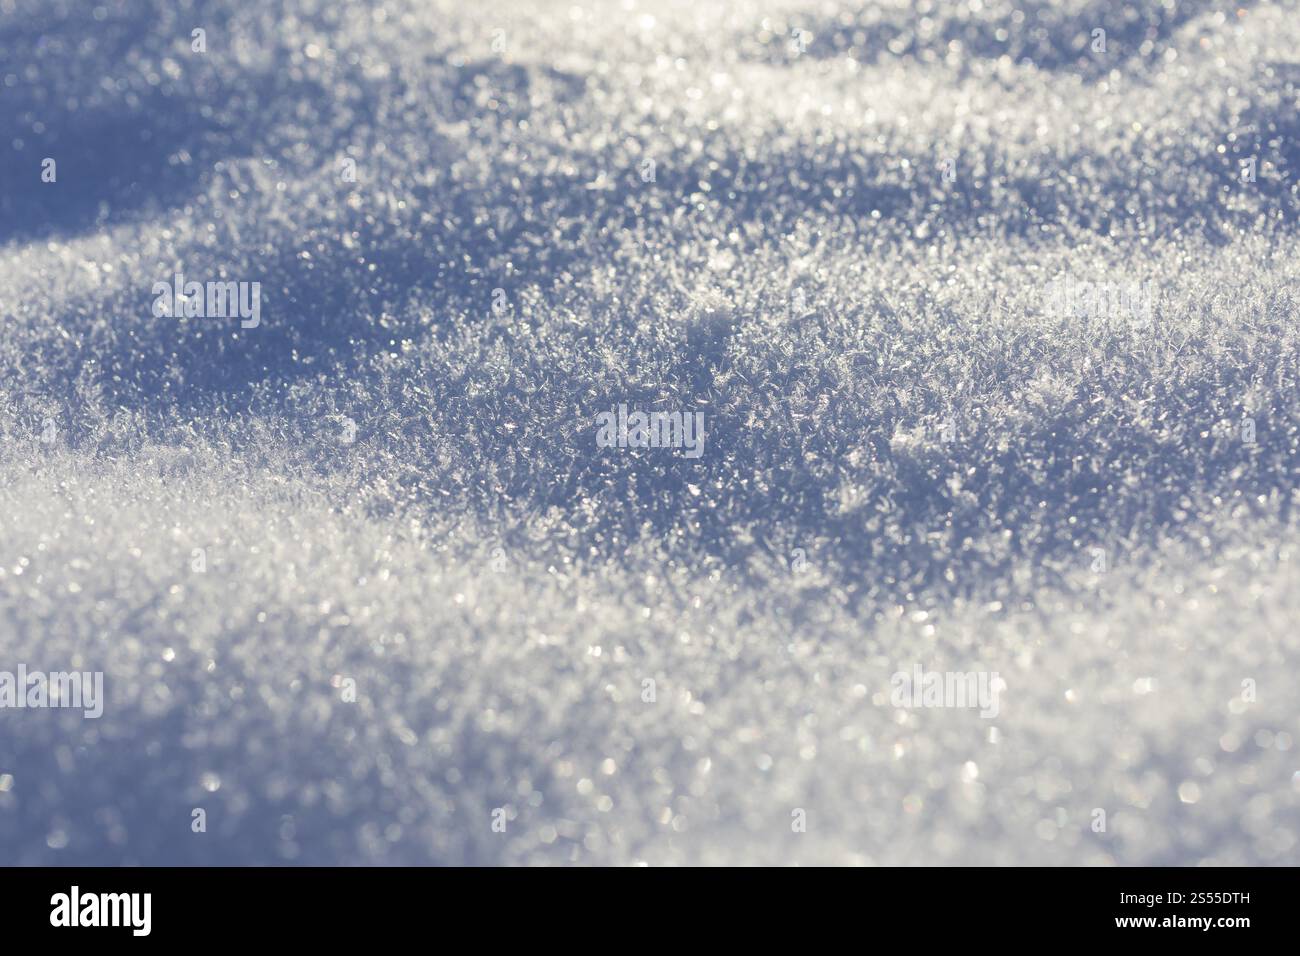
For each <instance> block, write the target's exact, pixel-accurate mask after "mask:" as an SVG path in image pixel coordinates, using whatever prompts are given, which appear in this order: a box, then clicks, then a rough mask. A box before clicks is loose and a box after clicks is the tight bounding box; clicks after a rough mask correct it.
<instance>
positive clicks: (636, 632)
mask: <svg viewBox="0 0 1300 956" xmlns="http://www.w3.org/2000/svg"><path fill="white" fill-rule="evenodd" d="M195 29H202V30H203V31H204V34H203V36H204V40H205V43H204V46H205V49H204V50H203V51H202V52H196V51H195V50H194V34H193V31H194V30H195ZM1096 30H1103V31H1105V34H1104V48H1103V49H1101V50H1098V49H1095V40H1096V34H1095V32H1094V31H1096ZM1298 49H1300V17H1298V16H1297V9H1296V6H1295V5H1294V4H1293V3H1285V4H1281V3H1279V4H1267V3H1254V2H1242V3H1235V4H1226V3H1208V2H1207V3H1188V2H1174V0H1164V2H1152V3H1142V4H1134V5H1131V6H1130V5H1125V4H1121V3H1117V2H1099V0H1068V2H1059V3H1047V2H1020V3H1012V2H1004V0H968V2H937V0H936V2H929V0H908V2H901V0H894V2H883V3H859V4H853V3H829V2H824V3H816V2H780V0H774V2H771V3H762V2H750V0H744V2H722V0H689V2H687V0H681V2H678V0H656V2H648V0H567V2H541V0H537V2H520V0H514V2H510V3H504V4H492V5H488V6H487V7H486V8H477V7H472V6H467V5H465V4H461V3H452V2H414V0H412V2H409V3H406V2H383V3H378V2H372V3H348V4H338V3H333V2H326V0H320V2H310V0H287V2H281V0H262V2H256V3H254V2H244V0H240V2H235V0H204V2H201V3H199V2H194V3H189V2H177V0H165V2H164V0H157V2H148V0H123V2H116V3H103V4H96V3H94V2H87V0H67V2H59V0H55V2H50V0H0V322H3V330H4V332H3V336H2V337H0V670H10V671H12V670H14V669H16V667H17V665H18V663H20V662H22V663H25V664H26V665H27V666H28V667H29V668H32V669H43V670H61V669H71V668H79V669H84V670H102V671H104V672H105V674H106V678H105V680H106V690H107V697H108V700H107V702H106V706H105V714H104V716H103V717H102V718H101V719H99V720H83V719H82V718H81V717H80V715H79V714H76V713H71V712H68V711H61V710H44V711H41V710H0V862H4V863H28V864H31V863H65V862H66V863H95V864H116V863H165V864H172V863H175V864H190V863H238V864H245V863H250V864H251V863H330V864H360V863H382V864H397V863H445V864H456V863H478V864H498V863H564V862H579V863H631V862H637V861H645V862H650V863H706V862H708V863H791V862H802V863H866V864H916V863H962V864H973V863H986V864H989V863H1017V864H1032V863H1047V864H1088V865H1093V864H1099V865H1100V864H1137V863H1153V864H1202V863H1204V864H1229V863H1262V864H1284V863H1289V864H1295V863H1296V862H1298V861H1300V849H1298V848H1297V837H1298V836H1300V815H1298V813H1297V811H1298V810H1300V750H1298V749H1297V747H1296V746H1295V741H1294V736H1295V735H1296V734H1297V733H1300V729H1298V724H1297V716H1298V715H1300V704H1297V697H1296V693H1295V682H1296V675H1297V668H1298V665H1300V636H1298V634H1297V624H1296V622H1297V612H1298V611H1300V597H1298V596H1297V585H1300V578H1298V577H1297V573H1296V570H1295V557H1296V547H1297V543H1298V542H1300V536H1298V535H1297V528H1296V518H1295V516H1294V514H1293V510H1292V505H1293V503H1294V502H1295V500H1296V493H1297V463H1298V462H1300V448H1298V447H1297V444H1298V442H1300V428H1298V425H1297V412H1300V393H1298V392H1297V388H1296V385H1297V364H1296V363H1297V357H1298V350H1297V346H1298V345H1300V333H1298V332H1297V329H1296V321H1295V320H1296V315H1297V308H1296V303H1297V301H1298V299H1300V283H1298V282H1297V280H1298V279H1300V275H1298V267H1297V262H1296V255H1295V250H1296V236H1297V201H1298V197H1297V182H1300V150H1298V148H1297V132H1300V130H1298V128H1297V127H1298V120H1297V116H1300V112H1298V111H1297V106H1298V103H1297V98H1298V95H1300V55H1298V54H1297V53H1296V50H1298ZM46 157H50V158H54V159H56V161H57V180H56V181H55V182H52V183H44V182H42V181H41V168H42V166H41V164H42V160H43V159H44V158H46ZM347 160H353V161H354V162H355V169H356V177H355V180H356V181H355V182H351V181H348V178H347V177H345V176H343V175H342V171H343V170H344V169H345V168H347V163H346V161H347ZM1251 160H1253V161H1254V165H1253V169H1254V171H1255V176H1254V179H1253V181H1251V180H1250V179H1249V178H1243V176H1242V169H1243V165H1242V164H1243V161H1246V162H1250V161H1251ZM647 162H649V164H650V165H647ZM647 170H653V180H652V181H648V179H647ZM945 173H949V174H950V175H945ZM178 270H183V271H184V272H185V274H186V275H187V276H188V277H190V278H195V279H199V280H216V279H218V278H224V279H229V280H232V281H259V282H261V283H262V286H261V288H262V323H261V325H260V327H258V328H256V329H241V328H240V327H239V323H238V321H237V320H223V319H213V318H190V319H159V318H155V317H154V316H153V314H152V311H151V304H152V302H153V298H154V296H153V294H152V293H151V288H152V286H153V284H154V283H155V282H159V281H168V280H170V278H171V276H172V274H173V273H174V272H175V271H178ZM1062 277H1065V278H1067V279H1071V280H1073V281H1078V282H1111V283H1144V284H1146V285H1145V288H1147V289H1149V290H1151V291H1150V295H1151V297H1152V301H1153V302H1154V307H1153V309H1152V312H1151V314H1150V316H1149V318H1148V319H1147V320H1146V321H1143V322H1135V321H1128V320H1127V319H1126V318H1125V317H1124V316H1121V317H1120V318H1119V319H1118V320H1115V319H1114V317H1113V316H1111V317H1107V318H1106V320H1105V321H1098V320H1097V319H1096V317H1095V316H1093V317H1080V316H1078V315H1068V314H1062V313H1060V312H1059V311H1054V310H1053V309H1051V308H1050V307H1049V306H1048V305H1047V303H1048V298H1047V291H1048V289H1049V288H1050V287H1051V285H1052V283H1053V282H1054V281H1055V282H1059V281H1060V280H1061V279H1062ZM497 289H500V290H503V291H504V294H505V303H506V308H504V309H498V310H494V309H493V293H494V290H497ZM618 402H629V403H631V404H632V405H634V406H635V407H641V408H651V407H655V408H665V409H679V410H700V411H703V412H704V413H705V416H706V444H705V451H704V454H703V456H702V457H701V458H699V459H697V460H689V459H685V458H683V457H681V456H680V455H676V454H673V453H671V452H666V451H662V450H655V449H648V450H624V451H618V450H617V449H598V448H596V445H595V425H594V418H595V415H596V414H598V413H599V412H601V411H604V410H607V409H609V408H611V407H612V406H613V405H615V404H616V403H618ZM1246 421H1249V422H1250V425H1251V427H1252V428H1253V429H1254V434H1253V437H1254V441H1253V442H1252V441H1247V440H1246V438H1245V435H1246V431H1245V427H1246V426H1245V422H1246ZM945 427H947V429H948V430H947V431H946V432H945V431H944V429H945ZM1098 549H1099V550H1100V552H1101V553H1102V554H1104V565H1099V564H1098V563H1097V557H1096V556H1097V554H1098ZM796 564H797V568H796ZM1102 566H1104V568H1105V570H1104V571H1099V570H1096V569H1097V568H1099V567H1102ZM200 567H201V568H202V570H196V568H200ZM914 664H920V665H921V666H923V667H925V668H926V669H928V670H939V671H943V670H953V671H984V672H991V671H997V672H998V673H999V675H1000V676H1001V678H1002V680H1003V681H1004V682H1005V685H1006V689H1005V690H1004V691H1003V693H1002V694H1001V699H1000V712H999V714H998V716H997V717H996V718H995V719H992V720H987V719H981V718H980V717H979V716H978V714H977V713H976V712H975V711H972V710H961V709H947V710H933V709H932V710H903V709H899V708H896V707H893V706H891V704H890V690H891V685H890V677H891V675H892V674H893V673H894V672H895V671H898V670H910V669H911V668H912V666H913V665H914ZM350 681H352V682H355V688H356V699H355V701H353V700H348V699H345V696H346V695H345V694H344V690H345V689H346V688H348V687H350V686H352V685H351V684H349V683H348V682H350ZM646 681H653V682H654V689H655V694H654V700H653V701H647V700H645V699H644V697H645V688H646V687H647V686H648V685H647V684H646V683H645V682H646ZM1243 682H1251V683H1249V684H1243ZM1247 688H1249V690H1248V689H1247ZM196 808H202V809H203V810H204V811H205V813H206V820H207V831H206V832H205V833H195V832H193V831H192V827H191V822H192V819H193V811H194V810H195V809H196ZM498 809H499V810H502V811H504V813H503V814H500V815H498V818H499V819H504V820H506V826H505V830H504V832H497V831H496V830H494V829H493V826H492V823H493V812H494V810H498ZM1098 809H1102V810H1105V811H1106V820H1107V825H1106V829H1105V831H1104V832H1097V831H1096V830H1094V827H1093V824H1094V821H1095V820H1096V819H1097V818H1096V815H1095V811H1096V810H1098ZM796 810H802V811H804V817H805V818H806V821H807V829H806V832H802V833H799V832H794V831H793V829H792V819H793V817H792V814H794V812H795V811H796ZM498 829H499V828H498Z"/></svg>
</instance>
